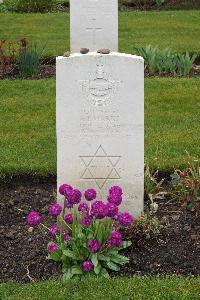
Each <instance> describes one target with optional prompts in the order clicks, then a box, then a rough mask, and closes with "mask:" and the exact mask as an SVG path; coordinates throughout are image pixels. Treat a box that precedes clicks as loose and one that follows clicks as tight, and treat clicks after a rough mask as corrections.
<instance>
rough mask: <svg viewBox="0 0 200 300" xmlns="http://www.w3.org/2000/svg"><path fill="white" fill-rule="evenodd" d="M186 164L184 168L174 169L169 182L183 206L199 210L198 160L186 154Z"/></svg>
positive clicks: (199, 181)
mask: <svg viewBox="0 0 200 300" xmlns="http://www.w3.org/2000/svg"><path fill="white" fill-rule="evenodd" d="M187 164H188V167H187V168H186V169H185V170H182V171H180V170H175V172H174V174H172V175H171V178H172V180H171V184H172V186H173V188H174V191H175V195H176V196H177V197H178V198H179V199H181V200H182V201H183V206H185V207H187V208H189V209H191V210H192V211H196V212H200V162H199V160H198V159H194V158H193V157H192V156H190V155H189V154H188V161H187Z"/></svg>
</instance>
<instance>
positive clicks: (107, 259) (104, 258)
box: [98, 254, 110, 262]
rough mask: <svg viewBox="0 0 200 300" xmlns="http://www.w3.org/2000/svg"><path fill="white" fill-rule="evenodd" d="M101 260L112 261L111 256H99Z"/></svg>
mask: <svg viewBox="0 0 200 300" xmlns="http://www.w3.org/2000/svg"><path fill="white" fill-rule="evenodd" d="M98 258H99V260H103V261H106V262H107V261H110V257H109V256H106V255H104V254H99V256H98Z"/></svg>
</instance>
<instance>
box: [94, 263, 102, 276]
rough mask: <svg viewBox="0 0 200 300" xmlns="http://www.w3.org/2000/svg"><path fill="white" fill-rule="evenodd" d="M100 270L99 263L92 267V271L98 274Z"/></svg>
mask: <svg viewBox="0 0 200 300" xmlns="http://www.w3.org/2000/svg"><path fill="white" fill-rule="evenodd" d="M100 271H101V265H100V264H98V265H97V266H95V267H94V273H95V274H97V275H98V274H99V273H100Z"/></svg>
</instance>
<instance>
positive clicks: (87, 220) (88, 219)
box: [81, 214, 92, 227]
mask: <svg viewBox="0 0 200 300" xmlns="http://www.w3.org/2000/svg"><path fill="white" fill-rule="evenodd" d="M81 224H82V226H83V227H90V226H91V225H92V218H91V216H90V215H89V214H86V215H85V216H84V217H83V218H82V219H81Z"/></svg>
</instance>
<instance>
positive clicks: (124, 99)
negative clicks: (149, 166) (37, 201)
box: [56, 52, 144, 216]
mask: <svg viewBox="0 0 200 300" xmlns="http://www.w3.org/2000/svg"><path fill="white" fill-rule="evenodd" d="M56 82H57V181H58V186H59V185H60V184H62V183H69V184H72V185H73V186H75V187H77V188H80V189H81V191H83V190H85V189H86V188H89V187H93V188H95V189H96V190H97V192H98V198H99V199H101V198H102V199H103V200H106V194H107V191H108V189H109V188H110V187H111V186H113V185H120V186H121V187H122V188H123V190H124V203H123V206H124V208H125V209H127V210H130V211H132V213H133V214H134V215H135V216H137V215H138V214H140V213H141V211H142V210H143V191H144V182H143V181H144V179H143V177H144V62H143V58H141V57H138V56H132V55H128V54H120V53H117V52H113V53H111V54H109V55H101V54H97V53H90V54H86V55H81V54H73V55H72V56H70V57H69V58H64V57H58V58H57V80H56Z"/></svg>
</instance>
